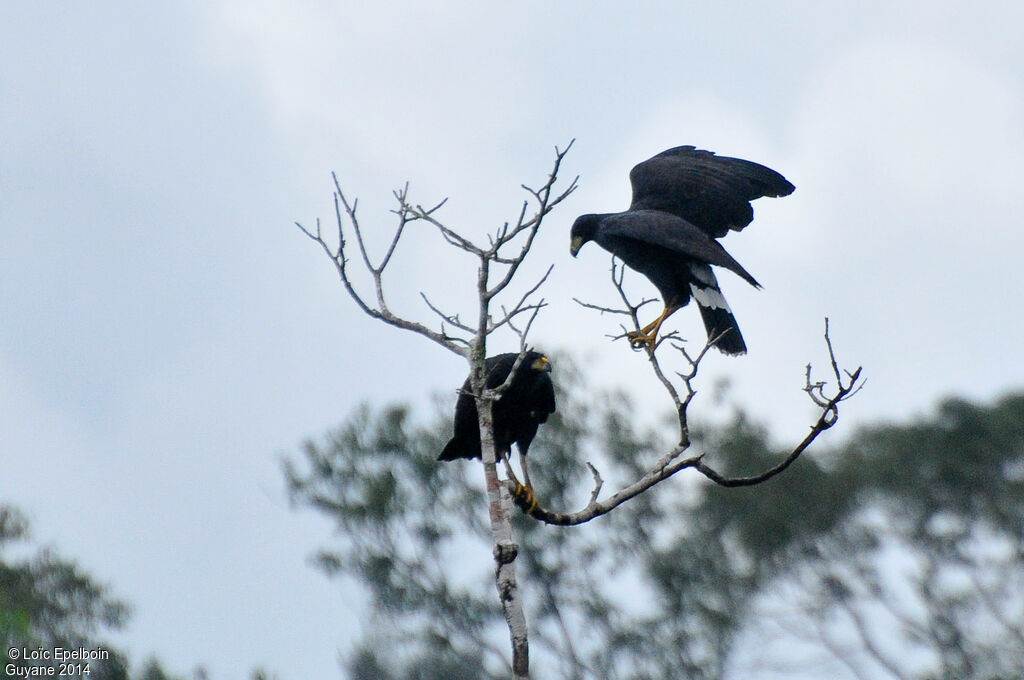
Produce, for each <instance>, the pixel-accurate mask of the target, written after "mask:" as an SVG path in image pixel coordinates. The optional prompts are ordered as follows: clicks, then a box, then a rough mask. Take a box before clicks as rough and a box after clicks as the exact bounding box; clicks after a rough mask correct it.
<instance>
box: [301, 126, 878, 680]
mask: <svg viewBox="0 0 1024 680" xmlns="http://www.w3.org/2000/svg"><path fill="white" fill-rule="evenodd" d="M571 147H572V143H571V142H570V144H569V145H568V146H567V147H566V148H565V149H564V150H559V149H558V148H557V147H556V149H555V161H554V166H553V168H552V170H551V172H550V173H549V174H548V177H547V180H546V181H545V182H544V184H543V185H541V187H540V188H539V189H532V188H530V187H528V186H526V185H524V186H523V189H525V190H526V191H527V192H528V193H529V195H530V198H529V199H528V200H525V201H524V202H523V204H522V206H521V209H520V211H519V215H518V218H517V220H516V222H515V223H514V224H511V223H507V222H506V223H505V224H504V225H502V226H501V227H500V228H498V229H497V230H496V231H495V232H494V233H493V234H490V235H489V236H488V244H487V246H483V245H479V244H477V243H474V242H473V241H471V240H470V239H468V238H466V237H465V236H464V235H462V234H459V233H457V232H456V231H454V230H452V229H450V228H449V227H447V226H446V225H445V224H444V223H443V222H442V221H441V220H440V219H439V217H438V213H439V211H440V209H441V208H442V206H443V205H444V204H445V201H446V200H447V199H445V201H441V202H440V203H438V204H436V205H434V206H433V207H429V208H424V207H423V206H421V205H419V204H413V203H411V202H410V200H409V190H408V185H406V186H405V187H404V188H403V189H401V190H398V191H396V192H394V196H395V199H396V201H397V203H398V207H397V208H396V209H395V210H394V211H393V212H394V213H395V214H396V215H397V216H398V226H397V228H396V229H395V231H394V233H393V235H392V237H391V239H390V242H389V245H388V246H387V248H386V250H385V253H384V256H383V257H382V258H381V260H380V262H379V263H378V264H374V263H373V262H372V261H371V258H370V256H369V254H368V251H367V247H366V242H365V240H364V235H363V229H362V227H361V225H360V222H359V218H358V216H357V201H352V202H350V201H349V200H348V199H347V198H346V197H345V195H344V192H343V191H342V188H341V185H340V183H339V182H338V179H337V177H336V176H334V185H335V195H334V198H335V213H336V218H337V229H338V231H337V245H336V246H335V245H331V243H329V242H328V239H327V238H326V237H325V236H324V234H323V233H322V231H321V227H320V223H319V221H318V222H317V226H316V229H315V231H314V230H309V229H306V228H305V227H303V226H302V225H301V224H298V225H297V226H298V227H299V229H301V230H302V232H303V233H304V234H305V235H306V236H308V237H309V238H310V239H312V240H313V241H314V242H316V243H317V244H318V245H319V246H320V247H321V248H322V249H323V251H324V253H326V255H327V256H328V257H329V258H330V259H331V260H332V262H333V263H334V266H335V268H336V269H337V271H338V274H339V276H340V278H341V281H342V284H343V285H344V287H345V290H346V291H347V292H348V294H349V295H350V296H351V297H352V299H353V300H354V301H355V302H356V304H357V305H358V306H359V308H360V309H362V310H363V312H365V313H366V314H368V315H370V316H371V317H373V318H375V319H378V320H380V321H383V322H385V323H387V324H390V325H392V326H396V327H398V328H402V329H405V330H409V331H412V332H414V333H417V334H419V335H422V336H424V337H426V338H429V339H430V340H432V341H434V342H435V343H437V344H439V345H441V346H442V347H444V348H445V349H447V350H449V351H451V352H453V353H455V354H458V355H459V356H462V357H464V358H466V360H467V361H468V363H469V367H470V381H469V383H470V389H471V391H472V394H473V397H474V398H475V400H476V406H477V412H478V414H479V425H480V435H481V436H480V441H481V452H482V458H483V469H484V477H485V485H486V490H487V497H488V504H489V517H490V524H491V533H492V538H493V546H494V551H493V554H494V560H495V583H496V586H497V589H498V595H499V601H500V602H501V606H502V610H503V613H504V616H505V619H506V622H507V624H508V629H509V634H510V638H511V644H512V667H511V670H512V675H513V677H514V678H516V679H517V680H519V679H525V678H528V677H529V646H528V641H527V627H526V619H525V616H524V613H523V606H522V601H521V599H520V592H519V588H518V585H517V582H516V572H515V568H514V563H515V559H516V556H517V553H518V545H517V544H516V542H515V540H514V537H513V534H512V526H511V523H510V518H511V516H512V513H513V511H514V507H515V504H517V503H518V504H519V505H520V507H521V508H522V509H523V510H524V511H525V512H528V514H530V515H531V516H532V517H534V518H535V519H537V520H539V521H543V522H547V523H550V524H558V525H575V524H580V523H583V522H586V521H588V520H590V519H593V518H594V517H598V516H600V515H603V514H606V513H608V512H610V511H611V510H613V509H615V508H616V507H617V506H619V505H621V504H622V503H624V502H626V501H627V500H629V499H631V498H634V497H635V496H637V495H638V494H640V493H643V492H644V491H646V490H647V489H649V488H651V487H653V486H654V485H656V484H658V483H659V482H661V481H664V480H665V479H667V478H669V477H670V476H672V475H674V474H675V473H676V472H679V471H680V470H683V469H686V468H694V469H696V470H698V471H699V472H701V473H702V474H704V475H706V476H707V477H708V478H709V479H711V480H713V481H714V482H716V483H718V484H721V485H723V486H749V485H752V484H757V483H760V482H763V481H765V480H767V479H769V478H771V477H772V476H774V475H776V474H778V473H779V472H781V471H782V470H784V469H785V468H786V467H787V466H789V465H790V464H791V463H792V462H793V461H794V460H796V458H797V457H798V456H799V455H800V454H801V453H802V452H803V451H804V450H806V448H807V447H808V446H809V445H810V444H811V442H812V441H814V439H815V438H816V437H817V436H818V435H819V434H821V432H823V431H824V430H826V429H828V428H830V427H831V426H832V425H834V424H835V422H836V420H837V418H838V415H839V403H840V402H841V401H843V400H844V399H846V398H848V397H849V396H851V395H852V394H853V393H854V392H856V390H857V389H859V386H860V384H861V383H860V369H859V368H858V369H857V370H856V371H854V372H853V373H846V372H844V371H842V370H841V369H840V367H839V365H838V363H837V361H836V358H835V355H834V353H833V351H832V345H831V340H830V339H829V337H828V326H827V321H826V333H825V339H826V343H827V344H828V349H829V357H830V361H831V364H832V368H833V373H834V375H835V379H836V387H835V390H834V391H833V392H831V393H830V394H826V392H825V383H822V382H812V381H811V373H810V366H808V367H807V381H806V386H805V390H806V391H807V393H808V395H809V396H810V397H811V398H812V399H813V400H814V402H815V404H817V405H818V406H819V407H820V408H821V415H820V417H819V418H818V420H817V422H816V423H815V424H814V425H813V427H812V428H811V432H810V433H809V434H808V435H807V437H806V438H805V439H804V441H802V442H801V443H800V444H799V445H798V446H797V447H796V448H794V449H793V451H792V453H790V454H789V456H787V457H786V458H785V459H784V460H782V461H781V462H779V463H778V464H777V465H775V466H774V467H772V468H771V469H768V470H765V471H764V472H762V473H761V474H758V475H756V476H753V477H741V478H729V477H726V476H723V475H721V474H720V473H718V472H717V471H715V470H714V469H712V468H711V467H709V466H708V465H707V464H706V463H705V462H704V460H703V459H704V456H703V454H701V455H696V456H684V453H685V452H686V451H687V450H688V449H689V447H690V439H689V427H688V423H687V409H688V407H689V405H690V403H691V401H692V399H693V397H694V395H695V393H696V392H695V390H694V389H693V383H692V381H693V380H694V379H695V378H696V376H697V372H698V368H699V365H700V362H701V360H702V359H703V358H704V356H705V355H706V354H707V351H708V349H709V348H710V347H711V346H712V343H713V341H714V340H716V339H717V338H712V339H710V340H709V342H708V343H707V344H706V345H705V346H704V347H703V348H702V349H701V351H700V352H699V353H698V354H697V355H696V356H691V355H690V354H688V353H687V350H686V349H685V346H684V345H683V344H682V343H680V342H679V341H678V338H677V337H676V336H674V335H673V334H669V335H667V336H664V337H663V338H662V339H661V342H659V343H658V345H655V346H652V347H648V348H647V349H646V351H647V353H648V358H649V363H650V366H651V368H652V370H653V371H654V373H655V375H656V376H657V377H658V379H659V380H660V382H661V384H662V385H663V386H664V387H665V389H666V391H667V392H668V394H669V396H670V398H671V399H672V402H673V404H674V406H675V409H676V413H677V415H678V421H679V426H680V439H679V443H678V444H677V445H676V446H675V447H674V448H673V449H672V450H671V451H669V452H667V453H665V454H664V455H663V456H661V457H660V458H659V459H658V460H657V461H655V462H654V464H653V465H651V467H650V468H649V469H648V470H647V471H646V472H645V473H644V474H643V475H641V477H640V478H639V479H637V480H636V481H635V482H633V483H630V484H628V485H626V486H624V487H623V488H622V489H621V490H619V491H617V492H616V493H614V494H612V495H611V496H609V497H607V498H605V499H603V500H599V498H600V493H601V489H602V486H603V480H602V478H601V475H600V473H599V472H598V470H597V469H596V468H595V467H593V466H592V465H590V464H589V463H588V466H589V467H590V471H591V473H592V475H593V478H594V488H593V491H592V493H591V498H590V501H589V503H588V504H587V505H586V506H585V507H584V508H583V509H581V510H579V511H576V512H571V513H563V512H557V511H552V510H549V509H545V508H543V507H540V506H537V505H536V504H535V503H532V502H527V501H526V500H525V499H524V496H523V495H522V494H521V493H520V491H521V489H522V487H521V486H520V484H519V482H518V480H516V479H515V476H514V474H513V472H512V469H511V466H510V465H509V464H508V451H507V450H506V451H495V445H494V433H493V426H492V408H491V407H492V404H493V402H494V401H496V400H497V399H500V397H501V394H502V393H503V392H504V391H505V390H506V389H507V388H508V386H509V384H510V383H511V381H512V380H513V378H514V377H515V375H516V372H517V371H518V370H519V364H520V363H521V362H522V359H523V357H524V356H525V354H526V352H527V349H528V344H527V338H528V335H529V331H530V328H531V327H532V324H533V322H534V321H535V320H536V318H537V314H538V312H539V311H540V310H541V309H542V308H543V307H544V306H545V302H544V300H543V298H540V297H539V291H540V289H541V287H542V286H543V284H544V282H545V281H546V280H547V277H548V275H549V274H550V272H551V267H549V268H548V269H547V271H546V273H545V274H544V275H543V276H541V277H540V279H539V280H537V281H536V282H534V283H533V284H532V285H530V287H529V288H528V289H527V290H526V292H525V293H523V294H522V295H520V296H518V297H516V298H513V299H512V301H511V303H510V304H501V303H500V302H498V298H499V296H501V295H502V294H503V293H506V292H507V290H508V288H509V285H510V284H511V283H512V281H513V279H514V278H515V277H516V274H517V273H518V272H519V269H520V266H521V265H522V264H523V262H524V261H525V259H526V257H527V256H528V255H529V253H530V250H531V248H532V246H533V244H534V239H535V237H536V236H537V233H538V232H539V230H540V228H541V226H542V224H543V221H544V218H545V217H546V216H547V215H548V213H550V212H551V210H553V209H554V208H555V207H556V206H557V205H558V204H559V203H561V202H562V201H563V200H565V198H566V197H568V196H569V194H571V193H572V192H573V191H574V190H575V188H576V186H577V184H576V183H577V180H576V179H573V180H572V181H571V182H570V183H569V184H568V186H567V187H566V188H564V189H563V190H561V191H556V190H555V185H556V184H557V182H558V173H559V169H560V167H561V164H562V160H563V159H564V157H565V155H566V153H567V152H568V150H569V148H571ZM577 179H578V178H577ZM531 206H532V207H531ZM413 222H425V223H427V224H430V225H432V226H434V227H435V228H436V229H437V231H438V233H439V234H440V236H441V238H442V239H444V241H445V242H446V243H447V244H448V245H450V246H452V247H453V248H455V249H457V250H461V251H463V252H465V253H467V254H468V255H470V256H472V257H474V258H475V259H476V261H477V265H478V267H477V278H476V282H475V283H476V292H477V301H478V305H477V310H476V321H475V322H473V323H470V322H467V321H464V320H463V318H464V316H463V315H461V314H458V313H451V312H447V311H443V310H442V309H441V308H440V307H439V306H438V305H436V304H435V303H434V302H432V301H431V300H430V299H429V298H428V297H427V296H426V295H425V294H423V293H422V292H421V293H420V296H421V298H422V300H423V302H424V304H425V306H426V308H427V310H428V311H429V313H430V314H432V315H433V316H434V317H435V323H436V326H433V327H432V326H430V325H427V324H424V323H422V322H420V321H414V320H411V319H406V318H404V317H402V316H399V315H397V314H395V313H394V312H393V311H392V310H391V308H390V307H389V306H388V302H387V297H386V295H385V290H384V284H383V275H384V272H385V270H386V268H387V266H388V264H389V263H390V262H391V259H392V256H393V255H394V252H395V249H396V247H397V246H398V244H399V241H400V240H401V238H402V235H403V233H404V231H405V228H406V226H407V225H409V224H411V223H413ZM349 232H351V234H354V236H355V239H356V246H357V250H358V254H359V257H360V259H361V260H362V262H363V265H364V266H365V269H366V272H367V273H368V274H369V276H370V278H371V280H372V282H373V291H374V295H375V299H372V300H368V299H367V298H366V297H364V296H363V295H361V294H360V293H359V292H358V291H357V290H356V288H355V287H354V286H353V283H352V278H351V274H352V272H351V259H350V258H351V255H350V252H351V249H350V248H347V246H348V243H347V241H346V234H347V233H349ZM622 277H623V271H622V269H621V268H620V267H616V266H614V265H613V269H612V281H613V283H614V285H615V288H616V289H617V290H618V292H619V295H620V297H621V300H622V304H623V305H624V307H623V308H620V309H613V308H609V307H600V306H597V305H592V304H589V303H582V304H584V305H585V306H588V307H592V308H595V309H598V310H600V311H601V312H609V313H613V314H622V315H625V316H626V317H628V318H629V320H630V322H631V323H632V325H633V327H634V328H635V329H639V327H640V326H639V322H638V319H637V313H636V312H637V310H638V309H639V308H640V307H641V306H642V305H643V304H645V302H646V301H643V302H640V303H639V304H636V305H634V304H632V303H631V302H630V301H629V299H628V297H627V295H626V293H625V292H624V290H623V288H622ZM492 314H493V316H492ZM466 316H469V315H466ZM506 327H507V328H508V329H509V330H511V331H512V332H513V333H514V334H515V335H516V336H517V337H518V338H519V350H520V351H519V358H518V360H517V361H516V364H515V366H514V367H513V370H512V371H511V372H510V374H509V376H508V378H507V379H506V380H505V382H504V384H502V385H500V386H498V387H497V388H493V389H490V388H487V386H486V379H487V374H486V369H485V359H486V356H487V339H488V337H489V336H490V335H491V334H492V333H494V332H496V331H498V330H500V329H502V328H506ZM621 337H625V333H624V334H623V336H621ZM666 341H668V342H669V344H670V345H671V346H672V347H673V348H674V349H675V350H676V351H677V355H678V356H680V357H682V358H683V360H684V362H685V365H686V369H685V370H683V371H676V372H675V373H674V377H675V379H677V380H679V381H681V382H680V383H679V384H678V385H677V383H675V382H673V379H672V378H669V377H668V375H667V373H666V370H665V369H664V368H663V367H662V363H661V360H660V358H659V355H658V354H657V352H658V350H659V348H660V347H661V346H662V345H663V344H664V343H665V342H666ZM681 393H682V395H683V396H681ZM499 460H501V461H502V462H503V463H504V466H505V470H506V475H507V479H506V480H504V483H502V480H500V479H499V477H498V473H497V463H498V461H499Z"/></svg>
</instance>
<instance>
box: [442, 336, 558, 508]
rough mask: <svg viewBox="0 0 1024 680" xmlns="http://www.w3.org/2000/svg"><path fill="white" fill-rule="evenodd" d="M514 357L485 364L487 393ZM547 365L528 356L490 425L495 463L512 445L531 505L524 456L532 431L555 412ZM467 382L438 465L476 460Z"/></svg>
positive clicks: (477, 437)
mask: <svg viewBox="0 0 1024 680" xmlns="http://www.w3.org/2000/svg"><path fill="white" fill-rule="evenodd" d="M517 356H519V355H518V354H515V353H510V354H499V355H497V356H493V357H490V358H489V359H487V364H486V365H487V383H486V384H487V387H489V388H494V387H498V386H499V385H501V384H502V383H504V382H505V380H506V379H507V378H508V374H509V373H510V372H511V371H512V366H513V365H514V364H515V362H516V357H517ZM550 374H551V362H549V361H548V358H547V357H546V356H544V355H543V354H541V353H539V352H527V353H526V355H525V356H524V357H523V360H522V362H520V364H519V369H518V370H517V371H516V374H515V376H514V377H513V378H512V382H511V383H510V384H509V386H508V389H506V390H505V391H504V392H503V393H502V394H501V397H500V398H499V399H498V400H497V401H495V402H494V405H493V406H492V408H491V413H492V416H493V424H494V446H495V453H496V456H497V458H498V460H501V459H502V457H505V458H508V456H509V452H510V449H511V447H512V443H513V442H514V443H515V444H516V447H517V448H518V449H519V464H520V467H521V468H522V470H523V486H524V487H525V490H524V495H525V496H526V497H527V498H528V501H527V504H529V505H532V504H533V490H532V487H531V486H530V472H529V470H528V468H527V463H526V455H527V452H528V451H529V450H530V442H532V441H533V438H534V437H535V436H536V434H537V428H538V427H539V426H540V424H541V423H543V422H546V421H547V419H548V416H549V415H551V414H552V413H554V412H555V388H554V386H553V385H552V383H551V375H550ZM470 391H471V386H470V384H469V378H466V382H464V383H463V384H462V391H461V392H460V393H459V398H458V401H456V402H455V436H454V437H452V438H451V440H450V441H449V442H448V443H447V444H446V445H445V447H444V450H443V451H442V452H441V455H440V456H438V458H437V459H438V460H455V459H456V458H480V457H481V456H480V424H479V421H478V420H477V418H478V416H477V410H476V400H475V399H474V398H473V395H472V394H471V393H470Z"/></svg>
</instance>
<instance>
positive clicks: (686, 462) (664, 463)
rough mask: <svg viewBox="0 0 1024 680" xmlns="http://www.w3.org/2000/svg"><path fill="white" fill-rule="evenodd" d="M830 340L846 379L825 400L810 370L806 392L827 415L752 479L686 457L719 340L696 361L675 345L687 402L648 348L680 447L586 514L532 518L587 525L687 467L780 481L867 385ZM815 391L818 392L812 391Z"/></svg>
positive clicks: (720, 478)
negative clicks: (692, 417) (704, 372)
mask: <svg viewBox="0 0 1024 680" xmlns="http://www.w3.org/2000/svg"><path fill="white" fill-rule="evenodd" d="M627 304H628V301H627ZM825 339H826V346H827V347H828V351H829V360H830V362H831V363H832V365H833V367H834V373H835V375H837V376H840V378H839V379H838V383H837V386H836V391H835V393H834V394H832V395H831V396H830V397H827V398H826V397H824V392H823V390H824V385H823V384H822V386H820V387H819V386H818V383H813V388H812V383H811V382H810V373H809V372H808V377H807V383H808V387H807V388H805V389H806V390H808V394H810V395H811V396H812V399H813V400H814V401H815V403H816V404H818V406H819V407H820V408H821V409H822V411H821V415H820V416H819V417H818V420H817V422H816V423H815V424H814V425H813V426H812V427H811V431H810V432H809V433H808V434H807V436H806V437H804V439H803V441H801V442H800V443H799V444H798V445H797V446H796V447H795V448H794V449H793V450H792V451H791V452H790V453H789V454H788V455H787V456H786V457H785V458H784V459H783V460H782V461H781V462H779V463H778V464H777V465H775V466H773V467H771V468H769V469H767V470H765V471H763V472H761V473H760V474H757V475H752V476H749V477H728V476H726V475H723V474H721V473H720V472H718V471H716V470H715V469H714V468H712V467H711V466H709V465H708V464H707V463H705V462H704V458H705V454H699V455H696V456H690V457H683V454H684V453H685V452H686V450H687V449H688V448H689V446H690V440H689V431H688V425H687V408H688V406H689V404H690V402H691V400H692V398H693V395H694V394H696V391H695V390H694V389H693V386H692V380H693V379H694V378H696V376H697V372H698V369H699V367H700V363H701V361H702V360H703V359H704V357H705V356H706V355H707V352H708V350H709V349H710V348H711V347H712V346H713V345H714V342H715V340H717V338H710V339H709V340H708V341H707V343H705V345H704V347H703V348H702V349H701V351H700V352H699V353H698V354H697V356H696V357H693V358H691V357H690V355H689V354H688V353H687V352H686V350H685V348H684V347H682V346H680V345H677V344H676V343H673V344H674V345H675V347H676V349H677V350H679V351H680V354H681V355H682V356H683V357H684V358H685V359H686V360H687V362H688V364H689V366H690V368H689V371H687V372H676V375H677V376H678V377H679V378H680V379H681V380H682V381H683V385H684V387H685V389H686V395H687V396H686V397H685V399H680V398H679V392H678V390H677V389H676V387H675V385H673V384H672V382H671V381H670V380H669V379H668V378H667V377H666V376H665V373H664V371H663V370H662V368H661V365H660V362H659V360H658V356H657V347H655V348H648V349H647V353H648V359H649V362H650V364H651V367H652V369H653V370H654V372H655V375H656V376H657V377H658V379H659V380H660V381H661V382H662V385H664V387H665V389H666V391H667V392H668V393H669V395H670V396H671V398H672V400H673V403H674V404H675V407H676V413H677V416H678V418H679V426H680V442H679V444H678V445H677V446H676V447H674V448H673V449H671V450H670V451H668V452H667V453H665V454H664V455H662V456H661V457H660V458H659V459H658V460H657V461H656V462H655V463H654V465H652V466H651V467H650V468H649V469H648V470H647V472H645V473H644V474H643V475H642V476H641V477H640V479H638V480H636V481H635V482H633V483H632V484H630V485H628V486H625V487H623V488H622V489H620V490H619V491H617V492H616V493H614V494H613V495H611V496H610V497H608V498H607V499H605V500H604V501H598V500H597V496H598V494H599V493H600V487H598V488H597V489H595V491H594V492H593V493H592V495H591V498H590V501H589V502H588V503H587V505H586V506H585V507H584V508H583V509H581V510H578V511H576V512H570V513H561V512H554V511H551V510H547V509H545V508H543V507H537V508H535V509H534V510H533V512H531V513H530V515H531V516H532V517H534V518H535V519H537V520H540V521H542V522H545V523H548V524H556V525H561V526H570V525H576V524H582V523H583V522H587V521H589V520H591V519H593V518H595V517H600V516H601V515H605V514H607V513H609V512H611V511H612V510H614V509H615V508H616V507H618V506H619V505H621V504H622V503H625V502H626V501H628V500H630V499H632V498H634V497H636V496H637V495H639V494H641V493H643V492H644V491H646V490H647V489H649V488H651V487H652V486H654V485H655V484H658V483H660V482H662V481H664V480H666V479H668V478H669V477H671V476H672V475H674V474H676V473H677V472H679V471H680V470H683V469H686V468H694V469H695V470H697V471H698V472H700V473H701V474H703V475H704V476H705V477H707V478H708V479H710V480H711V481H713V482H715V483H716V484H718V485H720V486H725V487H740V486H752V485H754V484H760V483H762V482H765V481H767V480H769V479H771V478H772V477H774V476H775V475H777V474H779V473H780V472H782V471H783V470H785V469H786V468H787V467H789V466H790V465H792V463H793V462H794V461H795V460H796V459H797V458H799V457H800V454H802V453H803V452H804V451H806V450H807V448H808V447H809V446H810V445H811V443H812V442H814V440H815V439H817V437H818V435H820V434H821V433H822V432H824V431H825V430H827V429H829V428H830V427H832V426H833V425H835V423H836V421H837V419H838V417H839V403H840V402H842V401H845V400H846V399H848V398H850V396H852V395H853V394H855V393H856V392H857V391H858V390H859V389H860V387H861V385H862V384H863V383H862V381H861V380H860V376H861V368H857V370H855V371H853V372H852V373H845V375H847V376H849V377H848V378H845V379H843V377H842V376H843V375H844V372H843V371H841V370H840V369H839V363H838V361H837V360H836V358H835V353H834V351H833V348H832V343H831V339H830V338H829V334H828V329H827V327H826V332H825ZM812 389H813V391H811V390H812ZM819 398H822V399H824V401H823V402H822V403H819ZM588 466H589V467H590V468H591V472H592V474H594V475H595V478H599V474H598V473H597V471H596V470H595V469H594V468H593V466H591V465H590V464H589V463H588Z"/></svg>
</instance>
